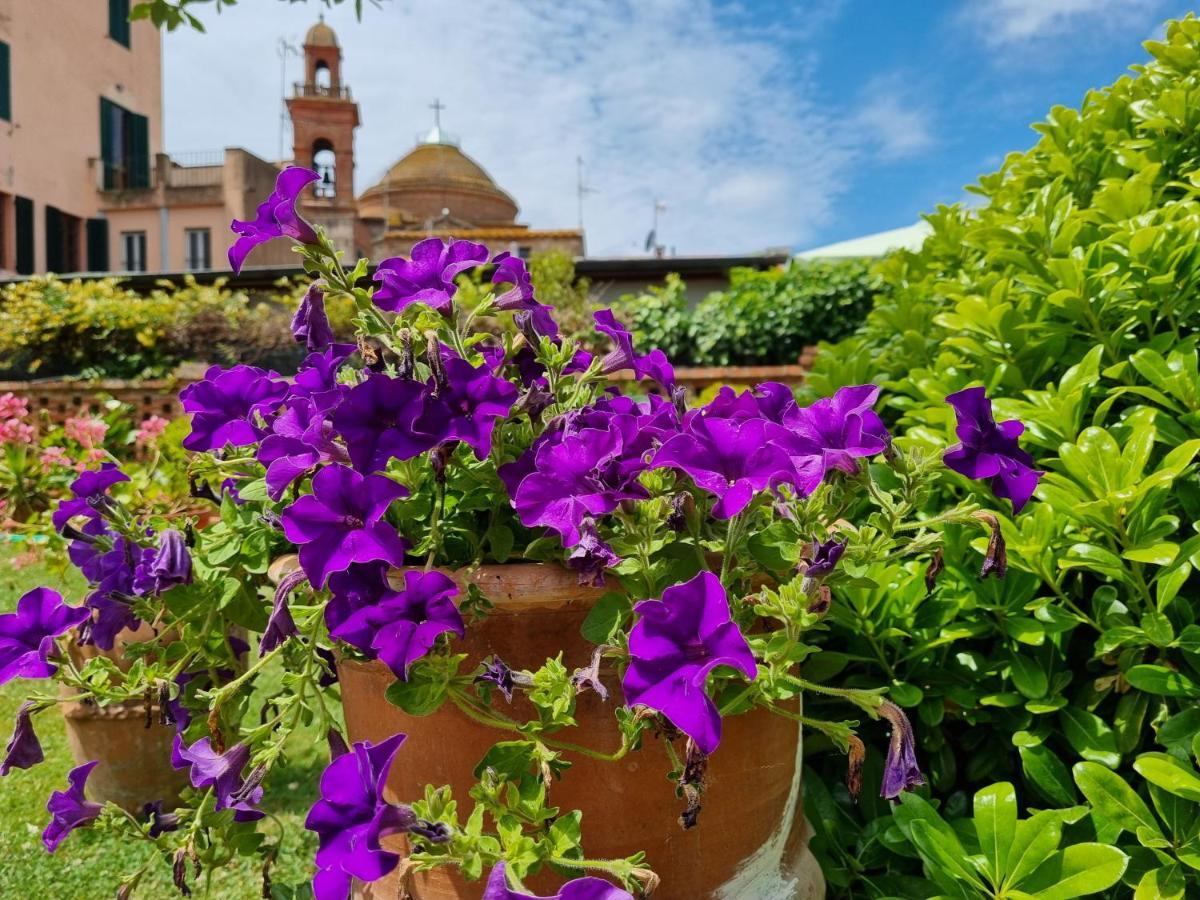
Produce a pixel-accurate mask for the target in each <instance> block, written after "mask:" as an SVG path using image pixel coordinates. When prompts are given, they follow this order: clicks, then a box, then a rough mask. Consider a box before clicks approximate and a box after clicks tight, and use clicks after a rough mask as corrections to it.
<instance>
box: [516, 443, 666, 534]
mask: <svg viewBox="0 0 1200 900" xmlns="http://www.w3.org/2000/svg"><path fill="white" fill-rule="evenodd" d="M623 450H624V446H623V443H622V434H621V432H620V431H619V430H616V429H611V428H610V429H606V430H603V431H602V430H600V429H597V428H585V429H583V430H581V431H579V432H578V433H575V434H568V435H566V436H565V437H563V438H562V440H561V442H559V443H549V442H547V443H544V444H543V445H542V446H541V447H540V448H539V449H538V450H537V451H536V453H535V454H531V455H529V456H528V457H527V458H526V459H525V460H524V461H518V463H516V464H514V467H513V468H505V467H502V468H505V472H504V473H502V477H506V484H507V485H508V488H509V495H510V496H511V497H512V499H513V506H514V507H515V508H516V511H517V515H518V516H519V517H520V519H521V521H522V522H524V523H525V524H526V525H528V526H534V525H545V526H548V527H550V528H553V529H554V530H555V531H557V532H558V533H559V534H560V535H562V539H563V544H565V545H566V546H568V547H572V546H574V545H575V544H578V543H579V541H580V540H581V539H582V534H581V532H580V528H581V527H582V525H583V521H584V519H585V518H587V517H588V516H601V515H604V514H606V513H610V512H612V511H613V510H614V509H616V508H617V505H618V504H619V503H620V502H621V501H622V500H640V499H644V498H645V497H647V496H648V494H647V493H646V490H645V488H643V487H642V486H641V485H640V484H638V483H637V479H636V474H637V473H636V471H632V472H631V471H629V470H627V469H626V468H625V467H623V466H622V462H623V460H624V456H623ZM525 467H528V470H527V471H526V472H525V473H524V474H522V469H524V468H525Z"/></svg>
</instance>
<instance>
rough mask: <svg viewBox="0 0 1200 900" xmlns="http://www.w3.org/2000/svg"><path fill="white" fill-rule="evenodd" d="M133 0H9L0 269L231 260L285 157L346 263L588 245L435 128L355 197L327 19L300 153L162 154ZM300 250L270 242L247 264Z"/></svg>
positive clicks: (295, 123)
mask: <svg viewBox="0 0 1200 900" xmlns="http://www.w3.org/2000/svg"><path fill="white" fill-rule="evenodd" d="M132 3H133V0H0V275H4V274H17V275H28V274H33V273H38V272H47V271H51V272H58V273H74V272H85V271H86V272H122V273H124V272H183V271H205V270H209V269H214V268H215V269H223V268H225V265H226V264H225V250H226V248H227V247H228V245H229V243H230V240H231V238H230V235H229V231H228V228H229V222H230V221H231V220H232V219H245V218H253V216H254V214H255V208H256V205H257V204H258V203H259V202H261V200H262V198H263V197H265V196H266V195H267V194H268V193H269V192H270V190H271V187H272V185H273V183H274V180H275V176H276V175H277V174H278V172H279V168H280V167H281V166H282V165H285V164H287V163H288V162H294V163H295V164H297V165H302V166H307V167H310V168H313V169H316V170H317V171H318V172H319V173H320V174H321V180H320V181H319V182H317V183H316V184H315V185H314V186H313V190H312V191H310V192H307V193H306V194H305V197H304V199H303V201H302V210H303V214H304V215H305V216H306V217H307V218H308V219H309V220H310V221H313V222H315V223H318V224H320V225H321V226H323V227H324V228H325V230H326V231H327V232H328V233H329V235H330V237H331V239H332V240H333V242H334V243H335V245H336V246H338V247H339V248H341V249H343V250H344V251H345V252H346V254H347V257H348V258H350V259H356V258H357V257H359V256H365V255H370V256H372V257H373V258H375V259H380V258H382V257H384V256H389V255H396V254H398V253H404V252H406V251H407V250H408V248H409V247H410V246H411V245H412V244H413V243H414V242H416V241H418V240H420V239H422V238H423V237H426V236H431V235H437V236H442V237H448V236H451V235H453V236H457V237H469V238H474V239H477V240H481V241H486V242H487V243H488V245H489V246H490V247H492V248H493V249H496V250H499V249H505V248H507V249H509V250H511V251H512V252H514V253H520V254H522V255H529V253H531V252H535V251H538V250H543V249H548V248H551V247H555V248H559V249H562V250H564V251H566V252H567V253H569V254H571V255H573V256H579V255H582V253H583V234H582V232H580V231H578V230H574V229H566V230H553V231H546V230H537V229H532V228H529V227H528V226H527V225H524V224H521V223H519V222H518V221H517V214H518V207H517V203H516V201H515V200H514V199H513V198H512V197H511V196H510V195H509V194H507V193H506V192H505V191H503V190H502V189H501V188H500V187H498V186H497V185H496V183H495V182H494V181H493V180H492V178H491V176H489V175H488V173H487V172H486V171H485V170H484V169H483V168H482V166H480V165H479V164H478V163H477V162H475V161H474V160H472V159H471V158H470V157H469V156H467V155H466V154H465V153H463V151H462V150H461V149H460V148H459V146H458V144H457V142H456V141H454V140H453V139H451V138H450V137H449V136H448V135H446V134H445V133H444V132H443V131H442V129H441V128H440V127H437V126H435V127H434V129H433V130H432V131H430V132H429V134H428V135H426V136H425V138H423V139H422V140H421V141H420V142H418V144H417V146H415V147H414V148H412V149H411V150H410V151H409V152H408V153H407V154H405V155H404V156H403V157H402V158H401V159H400V160H399V161H398V162H397V163H396V164H395V165H394V166H392V168H391V169H390V170H389V171H388V173H387V174H386V176H385V177H384V178H383V180H382V181H381V182H380V183H379V184H377V185H374V186H373V187H371V188H369V189H367V190H366V191H364V192H363V194H362V196H361V197H356V196H355V194H354V189H353V187H354V143H355V138H356V132H357V130H358V127H359V124H360V121H361V119H360V114H359V108H358V104H357V103H356V102H355V100H354V98H353V96H352V94H351V92H350V88H349V87H348V86H347V85H346V84H345V83H344V81H343V79H342V51H341V47H340V46H339V44H338V40H337V35H336V34H335V33H334V31H333V29H332V28H330V27H329V26H328V25H326V24H325V23H324V21H320V22H318V23H317V24H316V25H314V26H313V27H312V28H310V29H309V30H308V33H307V34H306V35H305V40H304V48H303V49H304V80H303V81H300V82H297V83H295V84H294V85H293V88H292V94H291V96H290V97H289V98H288V100H287V107H288V112H289V114H290V116H291V120H292V132H293V147H292V159H291V160H285V161H279V162H276V161H268V160H264V159H261V158H259V157H257V156H255V155H254V154H252V153H250V152H248V151H246V150H242V149H239V148H226V149H225V150H222V151H215V152H212V153H202V154H193V155H190V156H180V155H175V156H167V155H166V154H165V153H164V152H163V148H162V38H161V36H160V34H159V32H158V30H157V29H156V28H155V27H154V26H153V25H152V24H151V23H150V22H149V21H144V20H143V21H139V22H135V23H130V22H129V21H128V15H129V10H130V7H131V5H132ZM51 23H52V25H51ZM48 72H52V73H54V77H47V73H48ZM67 123H69V124H67ZM294 260H295V255H294V254H293V253H291V252H290V249H289V247H288V246H287V245H285V244H283V243H280V242H275V243H273V244H268V245H266V246H264V247H261V248H260V249H258V250H256V251H255V255H254V257H253V259H252V260H251V262H252V264H253V265H255V266H284V265H288V264H289V263H291V262H293V261H294Z"/></svg>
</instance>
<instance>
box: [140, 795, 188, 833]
mask: <svg viewBox="0 0 1200 900" xmlns="http://www.w3.org/2000/svg"><path fill="white" fill-rule="evenodd" d="M142 815H143V816H145V817H146V819H147V820H148V821H149V823H150V830H149V832H148V834H149V835H150V837H151V838H156V837H158V836H159V835H162V834H167V833H169V832H172V831H178V830H179V814H178V813H173V812H163V802H162V801H161V800H154V801H152V802H150V803H143V804H142Z"/></svg>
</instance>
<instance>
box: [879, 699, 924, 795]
mask: <svg viewBox="0 0 1200 900" xmlns="http://www.w3.org/2000/svg"><path fill="white" fill-rule="evenodd" d="M879 712H880V714H881V715H882V716H883V717H884V718H885V719H887V720H888V721H889V722H890V723H891V724H892V739H891V742H890V743H889V744H888V752H887V759H886V760H885V761H884V764H883V784H882V785H881V787H880V790H879V796H881V797H884V798H886V799H888V800H895V799H896V798H897V797H899V796H900V793H901V791H908V790H912V789H913V788H914V787H916V786H918V785H921V784H924V783H925V778H924V776H922V775H921V769H920V767H919V766H918V765H917V752H916V748H915V746H914V739H913V730H912V725H911V724H909V721H908V716H906V715H905V714H904V711H903V710H902V709H900V707H898V706H897V705H896V704H894V703H892V702H891V701H890V700H884V701H883V704H882V705H881V706H880V707H879Z"/></svg>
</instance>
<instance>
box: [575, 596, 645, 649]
mask: <svg viewBox="0 0 1200 900" xmlns="http://www.w3.org/2000/svg"><path fill="white" fill-rule="evenodd" d="M632 613H633V606H632V605H631V604H630V602H629V598H628V597H626V596H625V595H624V594H618V593H616V592H615V591H613V592H610V593H607V594H605V595H604V596H603V597H601V598H600V599H599V600H597V601H596V605H595V606H593V607H592V608H591V610H589V611H588V614H587V618H585V619H584V620H583V625H582V626H581V627H580V631H581V632H582V634H583V636H584V637H585V638H587V639H588V640H589V641H590V642H591V643H593V644H596V645H597V646H598V645H600V644H607V643H608V642H609V641H611V640H612V639H613V637H614V636H615V635H616V633H617V632H618V631H620V630H621V626H622V625H624V624H625V620H626V619H627V618H628V617H629V616H630V615H632Z"/></svg>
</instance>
